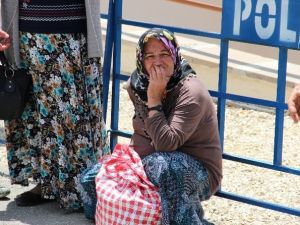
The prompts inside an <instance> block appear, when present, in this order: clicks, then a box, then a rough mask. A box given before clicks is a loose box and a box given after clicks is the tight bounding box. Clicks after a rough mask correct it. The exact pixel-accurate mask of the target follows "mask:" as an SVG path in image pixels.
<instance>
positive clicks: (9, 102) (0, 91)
mask: <svg viewBox="0 0 300 225" xmlns="http://www.w3.org/2000/svg"><path fill="white" fill-rule="evenodd" d="M0 63H1V65H0V120H11V119H18V118H20V117H21V115H22V113H23V111H24V108H25V105H26V103H27V101H28V97H29V93H30V91H31V89H32V78H31V76H30V75H29V74H28V73H27V70H26V69H14V68H13V67H12V66H11V65H10V64H9V63H8V61H7V59H6V57H5V55H4V53H3V52H0Z"/></svg>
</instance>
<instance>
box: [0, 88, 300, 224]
mask: <svg viewBox="0 0 300 225" xmlns="http://www.w3.org/2000/svg"><path fill="white" fill-rule="evenodd" d="M109 109H110V107H109ZM132 115H133V107H132V104H131V103H130V101H129V98H128V96H127V93H126V91H125V90H124V89H121V93H120V117H119V121H120V126H119V128H120V129H122V130H127V131H131V117H132ZM109 121H110V119H109V118H108V124H109ZM274 124H275V116H274V114H273V113H270V112H263V111H258V110H251V109H243V108H241V107H233V106H231V107H230V106H229V107H228V108H227V109H226V126H225V130H226V133H225V142H224V151H225V152H226V153H231V154H235V155H240V156H245V157H249V158H254V159H257V160H263V161H267V162H272V158H273V146H274V144H273V139H274V131H273V130H274ZM2 126H3V125H1V126H0V127H2ZM108 127H109V126H108ZM299 130H300V125H298V124H294V123H293V122H292V121H291V119H290V118H288V117H287V116H286V118H285V125H284V143H283V165H285V166H291V167H296V168H298V169H299V168H300V135H299ZM1 132H3V128H0V135H1V136H2V135H3V133H2V134H1ZM128 141H129V140H128V139H125V138H119V142H123V143H124V142H125V143H128ZM0 153H1V154H0V156H1V157H0V158H1V160H2V161H3V160H4V158H3V157H5V153H4V151H0ZM1 174H2V176H3V174H7V170H6V169H5V170H4V171H3V169H2V170H1V171H0V175H1ZM3 180H5V181H6V182H7V180H8V179H7V177H6V175H4V177H3ZM299 187H300V176H295V175H288V174H286V173H282V172H274V171H272V170H266V169H262V168H257V167H254V166H249V165H244V164H241V163H236V162H232V161H228V160H224V178H223V184H222V189H223V190H224V191H229V192H233V193H237V194H240V195H246V196H248V197H254V198H256V199H260V200H266V201H271V202H273V203H279V204H284V205H286V206H289V207H294V208H298V209H300V188H299ZM21 191H22V190H19V189H18V192H21ZM12 204H13V203H12V200H10V201H7V202H2V203H1V202H0V206H1V207H0V208H1V209H2V210H4V211H2V213H4V215H6V214H5V208H6V209H7V207H8V206H9V205H12ZM203 205H204V209H205V213H206V214H205V216H206V218H207V219H208V220H209V221H211V222H214V223H215V225H300V217H296V216H291V215H288V214H284V213H279V212H276V211H272V210H267V209H263V208H260V207H255V206H251V205H248V204H244V203H239V202H236V201H232V200H227V199H224V198H220V197H215V196H213V197H212V198H211V199H210V200H209V201H206V202H204V204H203ZM53 207H54V208H53ZM53 207H50V206H48V207H47V206H45V207H43V208H41V210H42V209H43V210H45V212H48V214H49V215H52V218H53V220H52V222H53V221H55V216H59V218H61V216H62V214H61V213H60V212H59V211H60V210H59V209H58V208H57V207H56V206H55V205H53ZM55 208H56V209H55ZM15 210H17V211H18V215H22V214H23V215H24V216H23V217H22V219H20V221H23V223H22V222H17V221H15V222H12V221H10V222H9V223H8V224H12V225H14V224H32V225H39V224H49V225H50V224H51V223H52V222H50V223H45V221H44V222H43V223H42V222H41V223H38V222H36V221H40V220H33V218H35V217H34V216H30V217H28V216H26V215H28V213H30V210H31V211H32V210H33V209H29V210H28V209H26V208H17V209H15ZM41 210H40V211H41ZM43 210H42V211H43ZM55 210H56V211H55ZM0 211H1V210H0ZM54 211H55V212H54ZM35 212H36V213H37V214H36V217H38V216H39V215H40V217H41V218H44V217H43V214H42V213H43V212H40V214H38V212H39V211H35ZM11 214H12V215H14V213H13V212H11ZM69 216H70V218H69V219H67V220H66V221H72V222H69V223H68V222H65V223H64V222H62V221H61V222H60V224H66V225H69V224H70V225H71V224H78V225H81V224H90V223H88V221H86V220H85V219H84V218H83V215H80V214H77V215H74V214H73V215H72V216H71V215H69ZM6 217H7V215H6ZM7 218H8V217H7ZM29 218H31V220H29ZM15 219H18V217H15ZM48 219H49V221H50V220H51V217H49V218H48ZM33 221H35V222H33ZM46 221H47V220H46ZM76 221H77V222H76ZM7 222H8V221H7ZM0 224H1V219H0ZM53 224H54V223H53ZM55 224H56V223H55ZM57 224H58V223H57ZM1 225H2V224H1Z"/></svg>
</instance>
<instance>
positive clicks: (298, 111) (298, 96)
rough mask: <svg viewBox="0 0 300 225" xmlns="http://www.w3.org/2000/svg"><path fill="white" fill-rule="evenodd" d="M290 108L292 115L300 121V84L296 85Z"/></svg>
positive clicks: (289, 103) (296, 121) (291, 96)
mask: <svg viewBox="0 0 300 225" xmlns="http://www.w3.org/2000/svg"><path fill="white" fill-rule="evenodd" d="M288 110H289V115H290V117H291V118H292V119H293V120H294V122H295V123H298V122H299V120H300V84H298V85H296V87H295V88H294V89H293V91H292V93H291V95H290V97H289V100H288Z"/></svg>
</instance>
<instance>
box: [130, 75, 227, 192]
mask: <svg viewBox="0 0 300 225" xmlns="http://www.w3.org/2000/svg"><path fill="white" fill-rule="evenodd" d="M129 82H130V81H128V85H127V91H128V93H129V96H130V98H131V100H132V102H133V104H134V107H135V115H134V118H133V129H134V134H133V136H132V139H131V145H132V146H133V147H134V149H135V150H136V151H137V152H138V153H139V155H140V156H141V157H145V156H147V155H149V154H151V153H153V152H155V151H161V152H167V151H175V150H177V151H182V152H185V153H187V154H190V155H193V156H195V157H197V158H198V159H199V160H201V161H202V162H203V165H204V166H205V168H206V169H207V171H208V173H209V181H210V185H211V190H212V193H215V191H216V190H217V188H218V186H219V185H220V183H221V179H222V151H221V146H220V140H219V132H218V125H217V116H216V111H215V108H214V105H213V102H212V99H211V97H210V95H209V93H208V91H207V89H206V88H205V87H204V85H203V84H202V82H201V81H200V80H199V79H198V78H196V77H188V78H186V79H185V80H183V81H181V82H180V83H179V84H178V85H177V86H176V87H175V88H174V89H173V90H172V91H171V92H169V93H167V96H166V99H165V101H164V102H163V112H159V113H156V114H155V115H154V116H153V117H151V118H148V112H147V108H146V105H145V104H142V103H141V101H138V97H137V96H136V95H135V93H134V91H133V90H132V89H131V88H130V85H129Z"/></svg>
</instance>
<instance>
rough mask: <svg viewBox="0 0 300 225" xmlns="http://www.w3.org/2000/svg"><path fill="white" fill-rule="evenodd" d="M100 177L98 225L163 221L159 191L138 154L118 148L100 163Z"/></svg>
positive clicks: (97, 211)
mask: <svg viewBox="0 0 300 225" xmlns="http://www.w3.org/2000/svg"><path fill="white" fill-rule="evenodd" d="M100 162H101V163H102V166H101V169H100V171H99V173H98V175H97V177H96V191H97V206H96V215H95V221H96V225H142V224H145V225H157V224H160V221H161V206H160V203H161V202H160V196H159V193H158V188H157V187H155V186H154V185H153V184H152V183H151V182H150V181H149V179H148V178H147V176H146V174H145V171H144V167H143V164H142V161H141V159H140V157H139V156H138V154H137V153H136V152H135V151H134V150H133V149H131V148H130V147H129V146H128V145H120V144H117V145H116V147H115V149H114V152H113V154H112V155H110V156H105V157H103V158H102V159H101V161H100Z"/></svg>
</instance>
